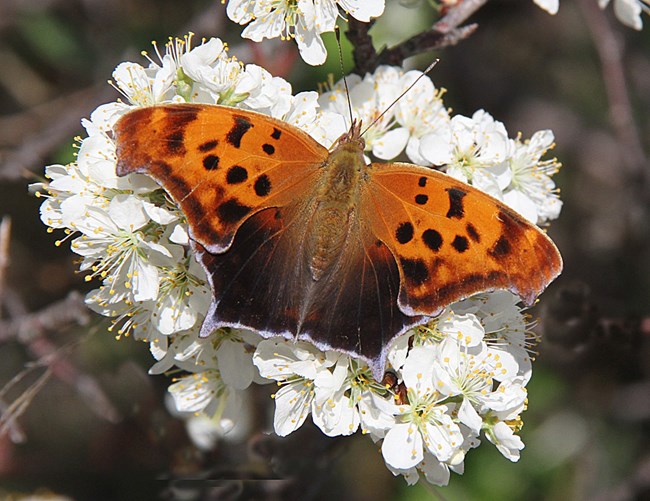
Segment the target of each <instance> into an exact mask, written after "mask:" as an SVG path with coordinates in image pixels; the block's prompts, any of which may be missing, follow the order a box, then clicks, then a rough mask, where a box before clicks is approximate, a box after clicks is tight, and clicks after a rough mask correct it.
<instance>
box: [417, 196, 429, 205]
mask: <svg viewBox="0 0 650 501" xmlns="http://www.w3.org/2000/svg"><path fill="white" fill-rule="evenodd" d="M428 201H429V197H428V196H427V195H423V194H420V195H415V203H416V204H418V205H425V204H426V203H427V202H428Z"/></svg>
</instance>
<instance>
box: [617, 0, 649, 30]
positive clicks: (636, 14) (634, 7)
mask: <svg viewBox="0 0 650 501" xmlns="http://www.w3.org/2000/svg"><path fill="white" fill-rule="evenodd" d="M641 12H642V9H641V1H640V0H614V14H616V17H617V18H618V20H619V21H620V22H622V23H623V24H624V25H626V26H629V27H630V28H633V29H635V30H641V28H643V22H642V21H641Z"/></svg>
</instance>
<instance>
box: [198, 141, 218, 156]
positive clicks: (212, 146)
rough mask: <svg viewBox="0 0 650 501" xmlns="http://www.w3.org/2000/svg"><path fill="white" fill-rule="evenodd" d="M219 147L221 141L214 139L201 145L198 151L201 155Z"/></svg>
mask: <svg viewBox="0 0 650 501" xmlns="http://www.w3.org/2000/svg"><path fill="white" fill-rule="evenodd" d="M218 145H219V141H217V140H216V139H212V140H210V141H206V142H205V143H203V144H200V145H199V147H198V148H197V149H198V150H199V151H200V152H201V153H207V152H208V151H210V150H214V149H215V148H216V147H217V146H218Z"/></svg>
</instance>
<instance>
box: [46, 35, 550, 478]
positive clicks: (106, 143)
mask: <svg viewBox="0 0 650 501" xmlns="http://www.w3.org/2000/svg"><path fill="white" fill-rule="evenodd" d="M156 53H157V59H158V61H157V62H155V61H154V60H153V59H150V64H149V66H148V67H146V68H145V67H143V66H141V65H139V64H137V63H122V64H120V65H119V66H118V67H117V68H116V70H115V72H114V74H113V77H114V85H115V86H116V87H117V88H118V89H119V90H120V91H121V92H122V93H123V95H124V96H125V98H126V99H127V100H128V104H127V103H122V102H114V103H110V104H106V105H103V106H100V107H99V108H98V109H97V110H96V111H95V112H94V113H92V115H91V117H90V120H84V121H83V125H84V127H85V129H86V131H87V134H88V135H87V137H86V138H84V139H82V140H81V141H80V147H79V152H78V157H77V160H76V162H74V163H71V164H69V165H52V166H49V167H47V169H46V174H47V177H48V178H49V179H50V182H49V183H48V184H47V185H46V186H44V191H46V192H47V193H48V194H49V196H48V197H47V198H46V200H45V201H44V202H43V204H42V206H41V217H42V220H43V222H44V223H45V224H46V225H47V226H49V227H50V228H52V229H63V230H65V231H66V233H67V234H68V237H67V238H69V239H71V240H72V241H71V247H72V250H73V251H74V252H76V253H77V254H79V255H80V256H82V261H81V269H82V270H84V271H88V272H89V275H88V278H89V279H92V278H97V279H99V280H100V281H101V285H100V287H99V288H98V289H96V290H94V291H92V292H91V293H89V294H88V297H87V302H88V305H89V306H90V307H91V308H92V309H94V310H95V311H97V312H99V313H100V314H102V315H105V316H108V317H111V318H112V322H113V328H116V329H117V333H118V337H119V336H133V337H135V338H136V339H139V340H143V341H146V342H148V343H149V346H150V350H151V353H152V355H153V356H154V358H155V359H156V363H155V364H154V365H153V367H152V368H151V370H150V372H151V373H152V374H160V373H165V372H170V371H174V372H176V373H178V371H179V370H180V371H183V373H185V374H186V375H184V376H180V377H177V379H176V380H175V382H174V383H173V384H172V385H171V386H170V388H169V392H170V394H171V396H172V397H173V400H174V402H175V405H176V408H177V409H178V410H179V411H182V412H187V413H192V414H193V415H196V416H199V417H200V419H201V420H202V421H201V422H200V423H195V424H196V426H194V425H192V426H189V425H188V426H189V428H190V430H203V431H200V432H198V431H197V432H196V433H197V441H198V442H201V443H202V444H203V446H206V445H205V440H204V439H205V438H206V436H207V435H209V433H208V434H206V431H205V429H206V428H205V422H206V418H208V419H209V420H210V421H209V422H210V423H212V426H213V427H216V428H217V430H218V432H219V433H226V432H228V431H229V430H231V429H232V428H233V427H234V426H235V425H237V424H238V423H239V424H240V425H241V423H243V422H244V421H245V415H244V414H245V412H246V411H245V410H243V408H242V405H243V404H245V403H246V398H245V397H246V392H245V390H246V389H247V388H248V387H249V386H250V385H251V384H252V383H257V384H261V383H269V382H274V381H275V382H277V384H278V385H279V386H280V387H279V389H278V391H277V392H276V394H275V415H274V427H275V431H276V433H278V434H279V435H287V434H289V433H291V432H292V431H294V430H296V429H297V428H298V427H300V426H301V425H302V424H303V423H304V421H305V419H306V418H307V416H309V415H311V418H312V420H313V422H314V423H315V424H316V425H317V426H318V427H319V428H320V429H321V430H322V431H323V433H325V434H326V435H329V436H335V435H350V434H353V433H355V432H356V431H358V430H360V431H361V432H362V433H365V434H368V435H369V436H370V437H371V438H372V439H373V440H375V441H381V450H382V454H383V457H384V459H385V461H386V464H387V466H388V468H390V470H391V471H392V472H393V473H395V474H401V475H404V476H405V478H406V479H407V481H408V482H410V483H413V482H415V481H417V480H418V478H419V475H420V473H422V474H423V475H424V476H425V478H426V480H427V481H429V482H431V483H434V484H438V485H443V484H446V483H447V481H448V478H449V474H450V473H449V472H450V471H454V472H457V473H462V471H463V459H464V456H465V453H466V452H467V451H468V450H469V449H470V448H472V447H475V446H477V445H478V444H479V439H480V438H479V437H480V434H481V432H482V433H483V434H484V436H485V437H487V439H488V440H489V441H491V442H492V443H494V444H495V445H496V446H497V448H498V449H499V450H500V451H501V452H502V453H503V454H504V456H506V457H507V458H509V459H511V460H513V461H515V460H517V459H518V457H519V450H520V449H522V448H523V443H522V442H521V440H520V439H519V437H518V436H517V435H516V432H517V431H518V429H519V428H520V427H521V419H520V413H521V412H522V410H523V409H524V406H525V401H526V389H525V386H526V383H527V382H528V380H529V378H530V375H531V360H530V357H529V349H530V348H531V342H532V341H533V338H532V334H531V333H530V332H529V329H528V328H529V321H528V319H527V317H526V315H525V314H524V313H522V311H521V309H520V308H519V306H518V305H517V298H516V297H515V296H513V295H512V294H510V293H507V292H498V293H490V294H482V295H478V296H475V297H472V298H470V299H467V300H464V301H462V302H459V303H456V304H453V305H451V306H450V307H449V308H448V309H447V310H446V311H445V312H444V313H443V314H442V315H440V316H439V317H438V318H436V319H432V320H431V321H430V322H429V323H428V324H426V325H423V326H421V327H418V328H416V329H414V330H412V331H411V332H409V333H408V334H407V335H404V336H402V337H401V338H399V339H398V340H396V342H395V343H394V345H393V346H392V348H391V351H390V355H389V367H388V371H389V372H388V373H387V376H386V378H385V381H376V380H374V379H373V378H372V375H371V373H370V371H369V369H368V367H367V366H366V365H365V364H363V363H362V362H359V361H357V360H354V359H351V358H350V357H349V356H347V355H342V354H340V353H334V352H328V353H322V352H320V351H319V350H317V349H316V348H315V347H313V346H311V345H309V344H307V343H304V342H297V343H294V342H289V341H286V340H278V339H268V340H262V339H261V338H260V337H259V336H258V335H257V334H256V333H254V332H250V331H244V330H236V329H221V330H219V331H218V332H215V333H214V334H212V335H211V336H210V337H208V338H200V337H199V335H198V332H199V328H200V325H201V323H202V320H203V318H204V316H205V314H206V311H207V308H208V304H209V300H210V291H209V288H208V286H207V283H206V276H205V273H204V271H203V269H202V268H201V267H200V266H198V265H197V263H196V261H195V260H194V257H193V255H192V252H191V250H190V246H189V245H188V244H189V239H188V234H187V228H186V222H185V220H184V216H183V215H182V213H180V212H179V211H178V209H177V208H176V207H175V206H173V204H171V203H170V202H169V199H168V198H167V197H166V196H165V194H164V192H163V191H162V190H161V189H160V188H159V187H158V186H157V185H156V184H155V183H153V182H152V181H151V180H150V179H148V178H146V177H145V176H142V175H129V176H127V177H124V178H118V177H116V175H115V166H116V153H115V145H114V142H113V140H112V135H111V130H112V128H113V125H114V124H115V122H116V121H117V120H118V118H119V117H120V116H122V115H123V114H124V113H126V112H128V111H129V110H132V109H133V108H135V107H142V106H151V105H153V104H156V103H167V102H200V103H213V104H214V103H217V104H223V105H230V106H238V107H242V108H246V109H252V110H256V111H258V112H261V113H266V114H268V115H271V116H273V117H275V118H278V119H281V120H284V121H287V122H289V123H290V124H292V125H294V126H297V127H300V128H302V129H303V130H306V131H307V132H309V133H310V134H311V135H312V136H313V137H314V138H316V139H317V140H318V141H320V142H321V143H322V144H324V145H325V146H327V147H329V146H330V145H331V144H332V143H333V142H334V141H335V140H336V138H337V137H338V136H339V135H340V134H341V133H342V132H345V130H346V128H347V127H348V126H349V121H350V120H349V116H347V114H348V111H347V101H346V99H347V98H346V96H345V94H344V93H343V91H342V88H343V87H342V84H341V83H338V84H335V85H333V86H332V87H331V90H330V91H329V92H327V93H325V94H322V95H321V96H318V94H317V93H315V92H303V93H299V94H297V95H293V94H292V93H291V86H290V85H289V84H288V83H287V82H286V81H285V80H283V79H281V78H278V77H273V76H271V75H270V74H269V73H268V72H267V71H266V70H264V69H263V68H261V67H259V66H255V65H242V64H240V63H239V62H237V61H235V60H234V59H232V58H230V57H228V55H227V51H226V47H225V46H224V44H223V43H222V42H221V41H220V40H218V39H211V40H209V41H206V42H205V43H203V44H201V45H199V46H197V47H195V48H191V37H188V38H186V39H185V40H181V41H179V40H176V41H173V42H169V43H168V44H167V46H166V51H165V53H164V54H161V53H160V52H158V50H156ZM414 83H415V86H414V87H413V88H411V89H410V90H409V91H408V92H407V93H406V95H405V96H404V97H402V98H401V99H400V100H399V101H398V102H397V104H395V105H394V106H393V107H391V108H388V107H389V105H390V104H391V103H392V102H393V101H394V99H395V98H396V97H398V96H400V95H401V94H402V92H403V91H404V90H406V89H408V88H409V87H410V86H411V85H412V84H414ZM348 84H349V87H350V100H351V104H352V108H353V113H354V115H355V117H357V118H361V119H362V120H363V123H364V124H367V125H368V124H371V123H372V122H373V120H374V119H377V118H378V121H377V122H376V123H374V124H373V125H372V127H371V128H370V129H369V130H368V131H367V132H366V134H365V136H364V137H365V138H366V141H367V153H368V155H372V156H373V157H376V158H379V159H392V158H395V157H397V156H398V155H402V154H405V155H406V156H407V157H409V158H410V159H411V160H412V161H414V162H417V163H419V164H423V165H438V166H443V167H444V169H445V170H446V171H447V172H448V173H449V174H451V175H453V176H456V177H458V178H460V179H463V180H464V181H467V182H470V183H472V184H474V185H475V186H478V187H479V188H481V189H485V190H486V191H488V192H489V193H491V194H492V195H493V196H496V197H498V198H500V199H501V200H503V201H504V202H506V203H508V204H510V205H511V206H512V207H513V208H515V209H516V210H518V211H519V212H521V213H522V214H524V215H525V216H526V217H528V218H529V219H530V220H532V221H533V222H537V223H544V222H547V221H549V220H551V219H553V218H555V217H557V215H558V213H559V210H560V207H561V202H560V201H559V199H558V195H557V191H556V189H555V187H554V184H553V181H552V179H551V175H552V174H553V173H554V172H555V171H556V170H557V168H558V164H557V162H555V161H554V160H542V159H541V157H542V156H543V155H544V154H545V153H546V151H547V149H548V148H549V147H550V146H551V144H552V141H553V136H552V133H551V132H550V131H542V132H538V133H536V134H535V135H534V136H533V137H532V139H531V140H529V141H522V140H521V139H519V138H517V139H510V138H508V135H507V133H506V130H505V127H504V126H503V124H502V123H500V122H497V121H495V120H494V119H493V118H492V117H491V116H490V115H489V114H487V113H486V112H484V111H478V112H476V113H475V114H474V115H473V116H472V117H464V116H460V115H456V116H451V115H450V113H449V111H448V110H447V109H446V108H445V107H444V105H443V103H442V100H441V94H442V93H441V92H440V91H438V90H436V89H435V87H434V85H433V83H432V82H431V80H430V79H429V78H428V77H427V76H423V75H422V74H421V73H420V72H417V71H404V70H402V69H400V68H394V67H381V68H379V69H378V70H377V71H376V72H375V73H374V74H372V75H366V76H365V77H363V78H361V77H357V76H354V75H353V76H350V77H349V79H348ZM386 110H388V111H386ZM383 112H385V113H384V114H383V115H382V113H383ZM199 417H197V418H192V419H199ZM190 421H191V419H190ZM199 434H200V435H201V436H200V437H199V436H198V435H199ZM208 442H209V441H208ZM208 445H209V444H208Z"/></svg>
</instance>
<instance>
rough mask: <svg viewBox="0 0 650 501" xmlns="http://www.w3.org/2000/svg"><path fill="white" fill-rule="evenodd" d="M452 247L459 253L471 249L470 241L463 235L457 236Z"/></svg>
mask: <svg viewBox="0 0 650 501" xmlns="http://www.w3.org/2000/svg"><path fill="white" fill-rule="evenodd" d="M451 246H452V247H453V248H454V249H456V251H457V252H461V253H462V252H465V251H466V250H467V249H469V241H468V240H467V237H463V236H461V235H456V238H454V241H453V242H452V243H451Z"/></svg>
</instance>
